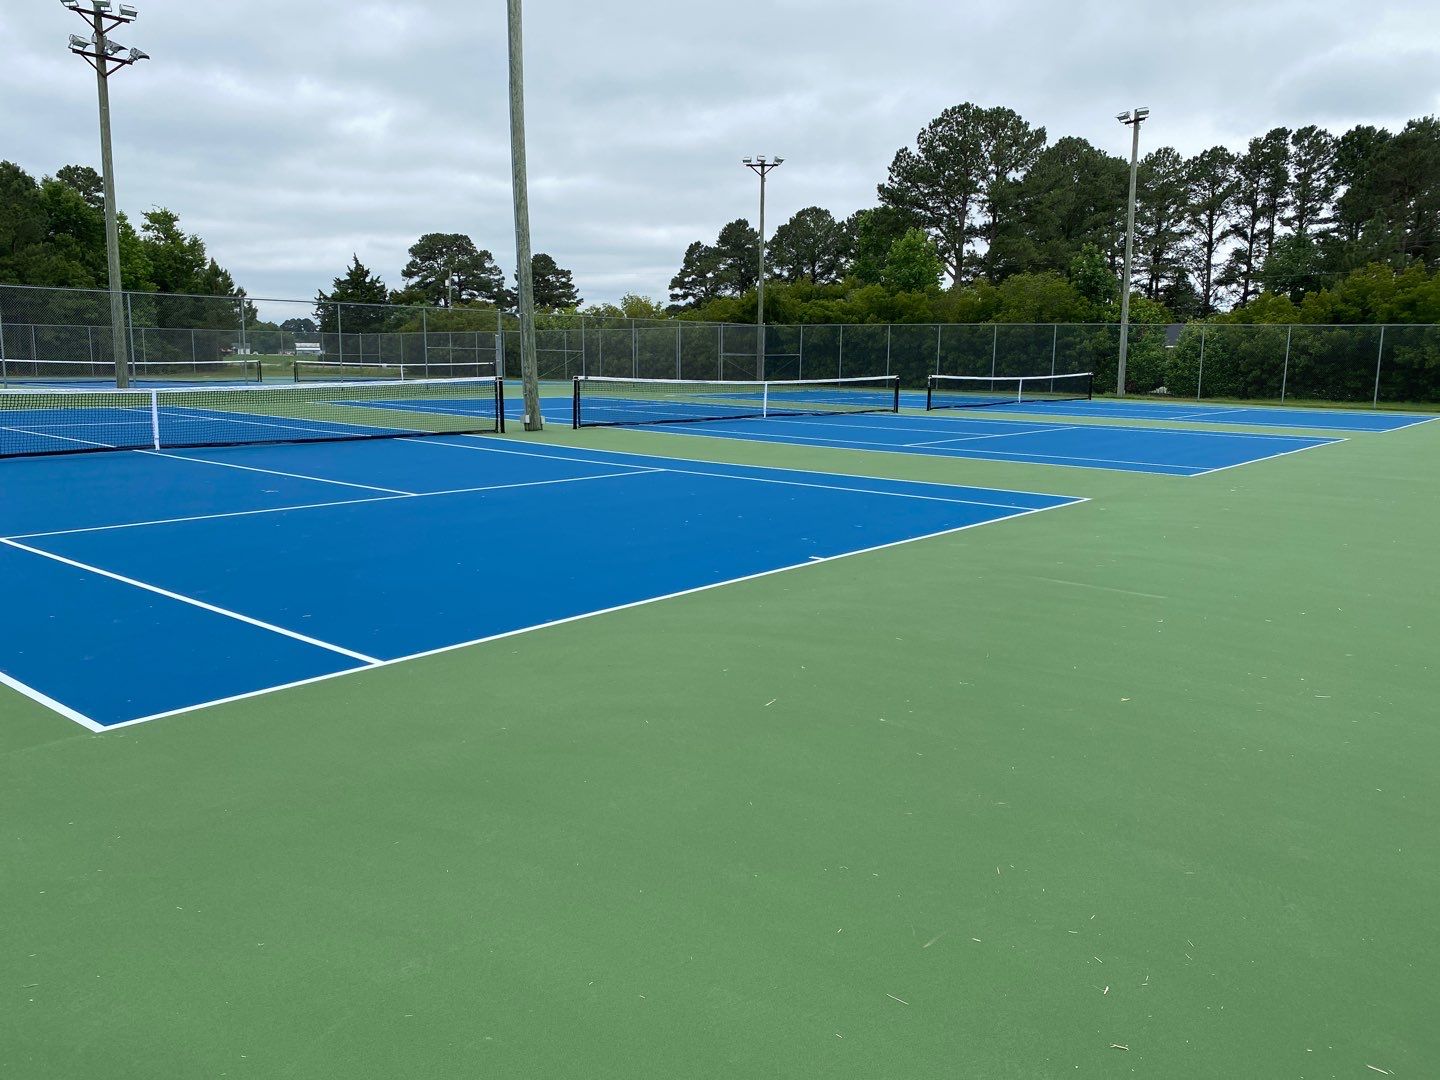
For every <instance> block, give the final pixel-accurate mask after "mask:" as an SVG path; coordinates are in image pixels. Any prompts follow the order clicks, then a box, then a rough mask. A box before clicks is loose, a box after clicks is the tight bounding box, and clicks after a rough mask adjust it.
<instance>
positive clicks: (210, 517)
mask: <svg viewBox="0 0 1440 1080" xmlns="http://www.w3.org/2000/svg"><path fill="white" fill-rule="evenodd" d="M612 464H613V462H612ZM626 469H627V471H626V472H623V473H599V474H597V475H595V476H565V477H561V478H560V479H557V480H523V481H520V482H518V483H514V484H484V485H482V486H480V487H468V488H447V489H446V490H444V491H422V492H418V493H412V492H402V493H400V494H398V495H377V496H375V498H373V499H337V500H335V501H333V502H321V503H301V504H299V505H297V506H264V507H260V508H259V509H256V510H229V511H226V512H224V513H218V514H192V515H189V516H187V517H174V518H160V519H157V520H154V521H125V522H121V523H119V524H117V525H90V526H87V527H86V528H83V529H56V530H54V531H53V532H37V533H17V534H16V535H14V536H8V537H0V540H39V539H41V538H43V537H46V536H75V535H78V534H80V533H92V532H110V531H113V530H115V529H139V528H143V527H145V526H148V525H182V524H184V523H186V522H190V521H219V520H220V519H221V518H237V517H252V516H254V515H256V514H283V513H288V512H289V511H291V510H329V509H331V508H333V507H337V506H360V505H363V504H364V503H380V502H394V501H395V500H397V499H429V498H433V497H435V496H438V495H475V494H480V493H483V492H486V491H507V490H509V489H511V488H525V487H544V486H546V485H548V484H578V483H583V482H584V481H586V480H612V479H614V478H616V477H625V476H643V475H645V474H646V473H654V472H664V471H665V470H664V469H633V468H630V467H629V466H626Z"/></svg>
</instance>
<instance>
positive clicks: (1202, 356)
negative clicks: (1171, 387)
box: [1195, 323, 1205, 401]
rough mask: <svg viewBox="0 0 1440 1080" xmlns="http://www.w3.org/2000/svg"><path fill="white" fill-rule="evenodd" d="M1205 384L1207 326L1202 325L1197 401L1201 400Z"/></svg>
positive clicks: (1196, 384)
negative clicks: (1201, 391) (1201, 390)
mask: <svg viewBox="0 0 1440 1080" xmlns="http://www.w3.org/2000/svg"><path fill="white" fill-rule="evenodd" d="M1204 382H1205V324H1204V323H1201V324H1200V370H1199V371H1197V372H1196V373H1195V400H1196V401H1199V400H1200V388H1201V386H1202V385H1203V384H1204Z"/></svg>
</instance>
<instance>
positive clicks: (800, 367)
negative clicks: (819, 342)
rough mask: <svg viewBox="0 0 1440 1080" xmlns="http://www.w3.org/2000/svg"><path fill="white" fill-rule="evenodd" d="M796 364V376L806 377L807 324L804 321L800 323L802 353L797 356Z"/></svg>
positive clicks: (798, 377)
mask: <svg viewBox="0 0 1440 1080" xmlns="http://www.w3.org/2000/svg"><path fill="white" fill-rule="evenodd" d="M795 365H796V366H795V377H796V378H797V379H803V378H804V377H805V324H804V323H803V322H802V323H801V324H800V355H799V356H798V357H797V358H796V360H795Z"/></svg>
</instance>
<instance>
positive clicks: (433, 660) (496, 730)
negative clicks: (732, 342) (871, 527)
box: [0, 424, 1440, 1080]
mask: <svg viewBox="0 0 1440 1080" xmlns="http://www.w3.org/2000/svg"><path fill="white" fill-rule="evenodd" d="M509 437H510V438H512V439H521V438H526V436H522V435H514V434H512V435H511V436H509ZM541 437H542V438H545V439H548V440H554V441H563V442H578V443H582V444H584V445H588V446H603V447H606V448H610V449H632V450H644V451H647V452H653V453H661V454H672V455H674V456H702V454H704V455H708V456H710V457H712V458H719V459H722V460H729V461H736V462H745V463H754V464H768V465H788V466H794V467H800V468H813V469H819V470H827V471H835V472H843V471H849V472H857V473H868V474H872V475H876V474H884V475H891V476H896V477H903V478H909V479H916V480H929V481H942V482H943V481H951V482H956V483H971V484H981V485H985V486H993V487H998V488H1020V489H1026V490H1034V491H1046V492H1055V493H1058V494H1072V495H1084V496H1089V497H1090V498H1091V500H1092V501H1090V502H1088V503H1085V504H1083V505H1080V506H1076V507H1071V508H1067V509H1062V510H1057V511H1054V512H1051V513H1045V514H1040V515H1034V516H1030V517H1026V518H1021V519H1016V520H1012V521H1008V522H1003V523H1000V524H995V525H990V526H986V527H984V528H979V529H972V530H969V531H966V532H962V533H958V534H954V535H951V536H947V537H941V538H937V539H931V540H925V541H920V542H916V543H913V544H907V545H904V546H901V547H897V548H891V549H888V550H884V551H878V552H874V553H871V554H867V555H863V556H858V557H855V558H851V559H844V560H840V561H838V562H834V563H827V564H823V565H818V566H815V567H807V568H803V569H800V570H797V571H794V572H790V573H784V574H778V575H774V576H771V577H766V578H762V579H759V580H755V581H750V582H746V583H742V584H738V585H733V586H729V587H726V588H723V589H716V590H711V591H708V592H704V593H699V594H695V595H691V596H686V597H681V598H678V599H674V600H669V601H664V602H660V603H656V604H651V605H648V606H644V607H640V608H635V609H631V610H628V611H623V612H619V613H615V614H611V615H606V616H602V617H598V618H595V619H590V620H585V621H581V622H577V623H572V624H568V625H564V626H558V627H554V628H551V629H547V630H542V631H538V632H536V633H532V634H527V635H522V636H519V637H515V638H510V639H507V640H504V641H500V642H495V643H492V644H489V645H483V646H478V647H473V648H469V649H465V650H460V651H458V652H452V653H447V654H442V655H438V656H434V657H430V658H428V659H424V660H418V661H414V662H411V663H407V664H401V665H397V666H394V667H388V668H384V669H381V670H377V671H373V672H367V673H363V674H359V675H354V676H348V677H345V678H341V679H337V680H333V681H329V682H323V683H318V684H314V685H311V686H306V687H301V688H298V689H295V690H291V691H286V692H282V693H277V694H273V695H269V696H265V697H261V698H257V699H251V700H247V701H243V702H237V703H234V704H231V705H227V706H219V707H215V708H211V709H207V710H203V711H201V712H196V713H194V714H191V715H187V716H180V717H176V718H172V719H169V720H163V721H157V722H153V723H150V724H146V725H142V726H140V727H136V728H131V729H126V730H122V731H117V732H112V733H109V734H104V735H91V734H88V733H86V732H84V731H83V730H81V729H80V728H78V727H76V726H74V725H72V724H70V723H69V722H67V721H65V720H62V719H60V718H59V717H56V716H54V715H52V714H50V713H47V712H46V711H44V710H43V709H41V708H40V707H38V706H36V705H34V704H33V703H31V702H30V701H28V700H27V699H24V698H21V697H19V696H18V695H15V694H12V693H10V692H9V691H4V690H3V688H0V1077H7V1078H8V1077H15V1078H17V1080H48V1078H52V1077H53V1078H81V1077H87V1078H88V1077H95V1078H105V1080H129V1078H136V1080H141V1078H143V1080H164V1078H172V1077H174V1078H192V1077H256V1078H270V1077H285V1078H307V1080H309V1078H315V1080H320V1078H347V1080H348V1078H357V1077H407V1078H428V1077H437V1078H438V1077H443V1078H449V1077H456V1078H461V1077H465V1078H469V1077H526V1078H551V1077H556V1078H559V1077H564V1078H571V1077H573V1078H582V1077H583V1078H599V1077H616V1078H622V1077H623V1078H627V1080H649V1078H655V1080H660V1078H665V1080H680V1078H692V1077H693V1078H732V1077H733V1078H742V1077H743V1078H749V1077H767V1078H768V1077H786V1078H789V1077H825V1078H827V1080H841V1078H852V1077H853V1078H876V1077H917V1078H918V1077H977V1078H979V1077H984V1078H997V1077H999V1078H1004V1077H1016V1078H1049V1077H1114V1076H1129V1075H1135V1076H1146V1077H1227V1078H1228V1077H1241V1076H1248V1077H1267V1078H1268V1077H1286V1078H1289V1077H1302V1078H1312V1077H1314V1078H1319V1077H1357V1078H1364V1077H1372V1078H1373V1077H1375V1076H1377V1075H1383V1074H1384V1073H1383V1072H1381V1070H1383V1071H1384V1072H1388V1073H1389V1074H1392V1075H1394V1076H1397V1077H1430V1076H1437V1075H1440V988H1437V982H1436V971H1437V970H1440V946H1437V934H1436V931H1435V921H1436V916H1437V911H1440V906H1437V904H1440V900H1437V897H1440V843H1437V838H1440V768H1437V761H1440V727H1437V716H1440V708H1437V700H1440V677H1437V660H1436V657H1437V645H1440V613H1437V603H1436V601H1437V576H1436V551H1437V543H1436V538H1437V535H1440V469H1437V468H1436V463H1437V461H1440V424H1430V425H1424V426H1421V427H1418V428H1413V429H1409V430H1406V431H1401V432H1395V433H1391V434H1385V435H1357V436H1355V437H1353V438H1351V439H1350V440H1349V441H1347V442H1343V443H1338V444H1335V445H1332V446H1325V447H1320V448H1318V449H1315V450H1313V451H1309V452H1306V453H1304V454H1298V455H1293V456H1290V457H1284V458H1279V459H1275V460H1271V461H1267V462H1261V463H1259V464H1255V465H1250V466H1247V467H1243V468H1238V469H1233V470H1230V471H1228V472H1223V473H1217V474H1214V475H1212V476H1208V477H1201V478H1195V479H1182V478H1174V477H1163V476H1138V475H1136V476H1131V475H1123V474H1116V473H1105V472H1098V471H1090V470H1077V469H1052V468H1046V467H1043V466H1029V465H1020V464H1012V463H1006V462H979V461H955V460H941V459H931V458H908V457H903V456H900V455H892V454H877V455H867V454H864V453H860V452H851V451H833V450H824V449H807V448H802V447H791V446H762V445H760V444H757V443H749V442H746V443H741V442H737V443H726V442H720V441H714V442H712V441H710V440H698V439H691V438H684V437H681V436H672V435H655V434H649V433H638V432H624V431H597V432H590V431H587V432H583V433H578V434H572V433H570V432H566V431H559V432H547V433H546V434H545V435H544V436H541ZM697 444H700V445H697ZM0 471H3V465H0ZM512 569H513V568H512ZM534 571H535V572H536V573H542V574H543V573H545V572H546V571H547V568H546V567H536V568H534ZM592 572H595V573H603V572H604V570H603V567H596V568H593V570H592ZM154 646H155V648H157V649H163V648H164V647H165V643H164V642H163V641H157V642H155V643H154Z"/></svg>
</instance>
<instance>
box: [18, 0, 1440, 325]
mask: <svg viewBox="0 0 1440 1080" xmlns="http://www.w3.org/2000/svg"><path fill="white" fill-rule="evenodd" d="M140 6H141V19H140V20H139V21H138V22H137V23H136V24H135V25H134V26H133V27H130V28H128V29H127V30H126V31H125V33H124V35H117V36H118V37H120V39H121V40H122V41H124V42H126V43H127V44H134V45H137V46H140V47H142V48H144V49H145V50H146V51H148V52H150V53H151V54H152V55H153V56H154V57H155V59H154V60H153V61H152V62H150V63H148V64H143V65H140V66H139V67H137V68H136V69H134V70H132V71H127V72H124V73H122V74H121V75H120V76H119V77H117V79H116V80H115V84H114V88H113V97H114V105H115V125H114V126H115V137H116V157H117V164H116V171H117V177H118V180H119V185H120V199H121V205H122V206H123V207H124V208H125V209H126V210H127V211H128V212H129V213H130V214H131V215H132V216H138V214H139V213H140V212H142V211H143V210H145V209H147V208H149V207H150V206H155V205H163V206H168V207H170V208H171V209H173V210H174V211H176V212H177V213H178V214H180V215H181V220H182V224H183V225H184V226H185V227H187V228H188V229H190V230H192V231H195V232H198V233H199V234H200V235H202V236H203V237H204V238H205V239H206V241H207V242H208V243H209V245H210V248H211V251H212V253H213V254H214V255H215V257H216V258H217V259H219V260H220V262H222V263H223V264H225V265H226V266H228V267H229V268H230V269H231V270H232V271H233V272H234V273H235V275H236V278H237V280H238V281H239V282H240V283H241V284H242V285H244V286H245V287H246V288H247V289H248V290H249V291H250V292H251V293H252V294H256V295H271V296H274V295H280V296H296V297H308V296H312V295H313V294H314V292H315V291H316V289H318V288H323V287H328V285H329V282H330V279H331V278H333V277H334V276H336V275H337V274H338V273H340V272H341V270H342V269H343V266H344V264H345V262H347V261H348V259H349V257H350V254H351V253H352V252H354V253H357V254H359V256H360V258H361V259H362V260H363V261H365V262H366V263H367V264H368V265H370V266H372V267H373V268H374V269H376V270H378V271H379V272H380V273H381V274H382V276H383V277H384V278H385V279H386V281H387V282H389V283H390V284H391V285H395V286H398V285H399V284H400V283H401V282H400V279H399V270H400V267H401V266H402V265H403V263H404V261H405V249H406V247H408V246H409V244H410V243H412V242H413V241H414V239H415V237H417V236H418V235H419V234H420V233H422V232H428V231H432V230H444V231H462V232H467V233H469V234H470V235H472V236H473V237H474V238H475V239H476V241H477V242H478V243H479V244H480V245H481V246H482V247H488V248H490V249H491V250H492V251H493V252H494V253H495V255H496V256H497V258H498V259H499V261H500V262H501V264H502V265H503V266H505V267H506V268H507V271H508V270H509V269H510V268H511V267H512V266H513V262H514V256H513V236H512V223H511V211H510V192H509V130H508V120H507V112H506V96H505V94H506V53H505V37H504V32H505V25H504V17H505V16H504V5H503V4H501V3H500V2H499V0H494V2H490V3H485V4H482V5H476V4H474V3H467V2H461V0H428V2H424V3H412V4H410V5H408V6H407V5H398V4H388V5H387V4H366V3H362V4H356V3H353V2H350V3H341V2H338V0H308V2H306V3H303V4H297V3H294V2H293V0H252V2H251V3H248V4H244V5H220V4H203V5H202V4H196V3H193V2H191V0H149V2H143V0H142V2H141V4H140ZM526 19H527V23H526V76H527V104H528V126H529V136H530V146H529V151H530V168H531V192H530V194H531V217H532V224H533V229H534V234H535V244H536V247H537V249H538V250H544V251H548V252H550V253H551V254H553V255H554V256H555V257H556V258H557V259H558V260H559V261H560V263H561V264H562V265H565V266H568V267H570V268H572V269H573V270H574V271H575V274H576V278H577V281H578V283H579V285H580V288H581V292H582V293H583V295H584V296H585V297H586V299H587V300H590V301H603V300H613V299H615V298H616V297H618V296H619V295H620V294H622V293H625V292H632V291H633V292H640V293H645V294H648V295H650V296H654V297H663V296H664V295H665V292H666V286H667V283H668V281H669V278H670V275H671V274H672V273H673V272H674V270H675V269H676V267H678V265H679V261H680V256H681V254H682V253H683V251H684V248H685V245H686V244H687V243H689V242H690V241H691V240H696V239H709V238H712V237H713V236H714V235H715V233H716V231H717V230H718V229H719V227H720V225H722V224H723V223H724V222H726V221H728V220H730V219H732V218H734V217H738V216H741V215H744V216H747V217H750V218H751V219H752V220H753V217H754V211H755V207H754V203H755V195H756V193H755V183H754V178H753V176H751V174H750V173H748V172H746V171H745V170H743V169H741V168H740V166H739V162H738V159H739V158H740V157H741V156H743V155H745V154H749V153H754V152H769V153H779V154H782V155H784V156H785V158H786V164H785V166H784V168H783V169H782V170H781V171H780V172H778V173H776V174H775V175H774V176H773V177H772V178H771V187H770V194H771V199H772V201H771V203H770V205H769V211H770V217H771V220H772V222H775V223H778V222H779V221H782V220H784V218H786V217H788V216H789V215H790V214H791V213H793V212H794V211H796V210H798V209H800V208H801V207H803V206H808V205H813V204H819V205H822V206H826V207H829V208H830V209H831V210H833V211H834V212H835V213H837V214H847V213H849V212H851V211H853V210H855V209H858V208H860V207H863V206H867V205H871V204H872V203H873V201H874V197H875V185H876V183H878V182H879V181H881V180H883V179H884V176H885V170H886V166H887V165H888V164H889V161H890V158H891V157H892V156H893V155H894V152H895V150H896V149H898V148H899V147H900V146H902V145H905V144H908V143H909V142H911V141H912V140H913V138H914V136H915V133H916V132H917V131H919V130H920V128H921V127H923V126H924V125H925V123H926V122H928V121H929V120H930V119H931V118H932V117H933V116H935V115H936V114H937V113H938V112H939V111H940V110H941V109H943V108H945V107H946V106H948V105H953V104H955V103H957V102H960V101H966V100H972V101H977V102H980V103H982V104H1004V105H1009V106H1011V107H1013V108H1015V109H1017V110H1018V111H1019V112H1020V113H1021V114H1022V115H1024V116H1025V117H1026V118H1027V119H1028V120H1030V121H1031V122H1032V123H1035V124H1039V125H1043V126H1045V127H1046V129H1047V130H1048V132H1049V134H1050V137H1051V138H1052V139H1054V138H1057V137H1059V136H1061V135H1066V134H1076V135H1083V136H1085V137H1087V138H1089V139H1091V140H1092V141H1094V142H1096V143H1097V144H1098V145H1102V146H1108V147H1110V148H1111V149H1113V150H1114V151H1115V152H1117V153H1122V152H1124V150H1125V146H1124V143H1125V132H1124V130H1123V129H1121V128H1120V127H1119V125H1117V124H1115V123H1114V121H1113V120H1112V119H1111V117H1112V115H1113V114H1114V112H1115V111H1116V110H1118V109H1119V108H1122V107H1126V106H1130V105H1136V104H1144V105H1149V106H1150V107H1151V108H1152V109H1153V110H1154V112H1153V119H1152V121H1151V122H1150V124H1149V125H1147V127H1146V129H1145V138H1146V141H1147V142H1150V141H1151V140H1153V145H1159V144H1161V143H1168V144H1170V145H1173V146H1175V147H1177V148H1178V149H1180V150H1181V151H1183V152H1186V153H1193V152H1196V151H1198V150H1200V149H1203V148H1204V147H1206V146H1209V145H1213V144H1215V143H1223V144H1225V145H1228V146H1231V147H1232V148H1240V147H1243V145H1244V144H1245V142H1246V141H1247V140H1248V139H1249V138H1250V137H1251V136H1252V135H1255V134H1259V133H1261V132H1263V131H1265V130H1267V129H1268V128H1270V127H1273V126H1275V125H1277V124H1285V125H1291V126H1298V125H1300V124H1305V123H1320V124H1325V125H1328V126H1330V127H1332V129H1335V130H1339V129H1341V128H1343V127H1346V126H1349V125H1351V124H1354V123H1373V124H1379V125H1383V126H1387V127H1390V128H1392V129H1394V128H1398V127H1399V126H1400V125H1402V124H1403V123H1404V122H1405V120H1407V119H1409V118H1411V117H1413V116H1418V115H1424V114H1427V113H1430V112H1434V111H1436V110H1437V109H1440V64H1437V63H1436V59H1437V56H1436V51H1435V50H1434V49H1433V48H1432V49H1429V50H1428V51H1427V49H1426V48H1425V46H1424V44H1423V43H1425V42H1427V41H1433V40H1436V37H1437V33H1440V9H1437V8H1436V7H1435V5H1433V4H1431V3H1421V2H1418V0H1416V2H1412V0H1389V2H1383V3H1380V4H1378V5H1373V4H1372V5H1371V6H1370V7H1369V8H1367V10H1366V18H1365V19H1364V20H1363V21H1362V20H1358V19H1356V18H1355V17H1354V7H1353V5H1350V4H1342V3H1341V2H1339V0H1311V2H1308V3H1303V4H1302V3H1298V2H1290V0H1282V2H1278V3H1274V2H1271V3H1264V4H1259V3H1254V2H1253V0H1252V2H1244V3H1242V2H1235V0H1218V2H1215V3H1210V4H1206V5H1194V6H1187V7H1185V8H1183V9H1182V8H1181V7H1180V6H1178V5H1151V6H1149V7H1146V6H1138V5H1118V4H1114V3H1108V2H1099V0H1089V2H1079V3H1073V2H1072V3H1064V2H1060V0H1044V2H1042V0H1018V2H1015V3H1011V4H1008V5H991V6H989V7H988V8H984V9H979V8H977V7H976V6H975V5H958V4H942V3H935V2H934V0H895V2H892V3H890V4H888V5H884V6H882V5H876V4H874V3H871V2H866V3H859V2H856V0H825V2H823V3H822V2H820V0H778V2H777V0H770V2H762V0H736V2H735V3H732V4H728V5H704V6H696V7H694V8H693V9H692V8H690V7H688V6H685V5H676V4H674V3H660V2H658V0H633V2H631V3H627V4H625V5H623V6H622V5H597V4H588V3H587V4H581V3H576V2H562V0H550V2H541V0H531V2H530V3H529V4H528V6H527V11H526ZM79 29H80V27H79V25H78V20H77V19H76V18H75V17H74V16H73V15H67V14H66V13H65V12H64V11H63V10H62V9H61V7H60V5H59V4H54V3H52V2H50V0H33V2H30V0H27V2H24V3H17V2H16V0H7V5H6V8H5V9H4V10H0V40H3V41H4V42H5V43H6V51H7V60H6V63H5V64H4V65H3V66H0V98H3V101H4V102H5V109H4V112H3V114H0V115H3V120H0V124H3V127H0V135H3V141H0V157H5V158H10V159H12V160H15V161H17V162H19V163H20V164H21V165H23V166H25V167H26V168H27V169H29V170H30V171H32V172H34V173H37V174H38V173H50V172H53V171H54V170H55V169H57V168H58V167H60V166H61V165H64V164H66V163H69V162H88V163H96V162H97V159H98V152H97V149H96V141H97V140H96V135H95V103H94V86H93V79H91V78H88V77H87V76H88V71H87V69H85V68H84V66H83V65H82V64H81V62H80V61H78V60H76V59H75V58H73V57H71V56H69V55H68V54H67V53H66V52H65V38H66V35H68V34H70V33H73V32H76V31H78V30H79Z"/></svg>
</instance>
